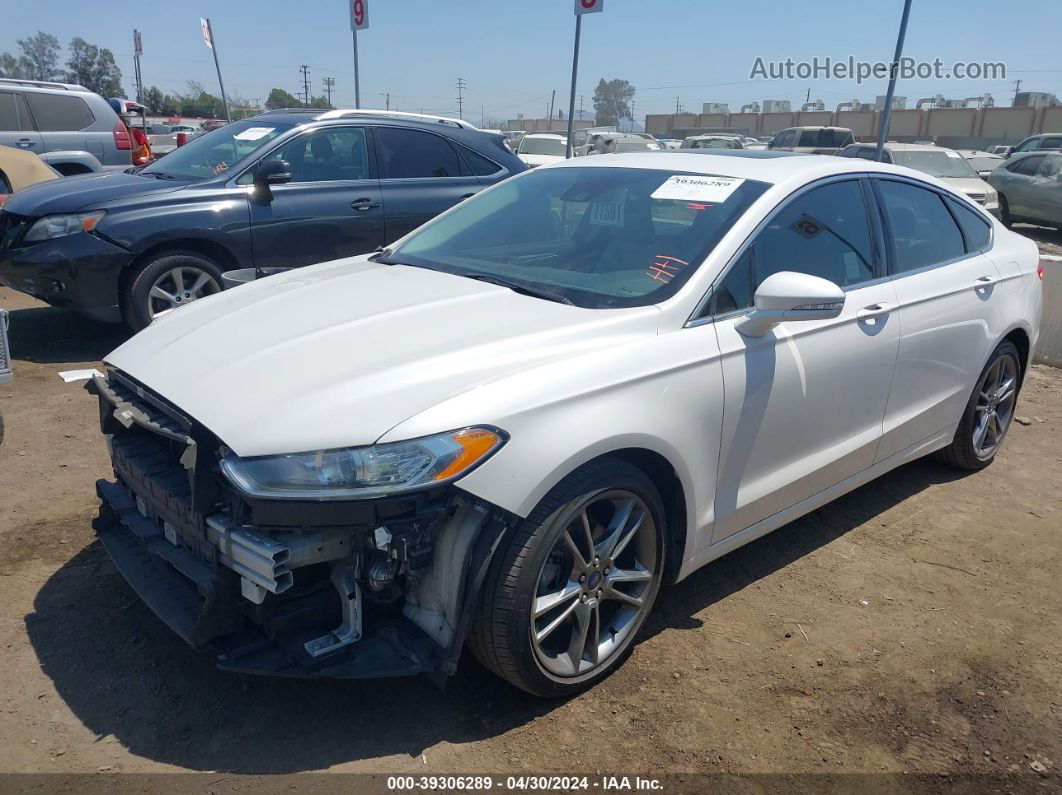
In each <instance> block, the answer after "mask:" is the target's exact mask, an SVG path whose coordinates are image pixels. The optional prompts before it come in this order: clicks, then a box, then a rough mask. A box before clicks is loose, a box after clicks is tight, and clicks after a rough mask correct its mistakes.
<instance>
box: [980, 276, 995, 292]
mask: <svg viewBox="0 0 1062 795" xmlns="http://www.w3.org/2000/svg"><path fill="white" fill-rule="evenodd" d="M998 281H999V279H997V278H996V277H995V276H981V277H980V278H978V279H975V280H974V289H975V290H983V289H984V288H986V287H991V286H992V285H993V284H995V283H996V282H998Z"/></svg>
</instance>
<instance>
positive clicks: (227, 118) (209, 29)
mask: <svg viewBox="0 0 1062 795" xmlns="http://www.w3.org/2000/svg"><path fill="white" fill-rule="evenodd" d="M206 23H207V34H208V35H209V36H210V51H211V52H213V53H214V68H215V69H217V70H218V85H219V86H221V104H222V105H224V106H225V121H229V122H231V121H232V116H231V115H230V114H229V101H228V99H226V98H225V83H224V81H223V80H222V79H221V64H219V63H218V43H217V42H216V41H215V40H214V28H212V27H211V25H210V20H209V19H207V21H206Z"/></svg>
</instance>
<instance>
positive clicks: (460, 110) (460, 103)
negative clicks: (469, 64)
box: [457, 77, 468, 119]
mask: <svg viewBox="0 0 1062 795" xmlns="http://www.w3.org/2000/svg"><path fill="white" fill-rule="evenodd" d="M466 88H468V83H467V82H466V81H465V79H464V78H463V77H459V78H457V118H459V119H464V118H465V114H464V111H465V89H466Z"/></svg>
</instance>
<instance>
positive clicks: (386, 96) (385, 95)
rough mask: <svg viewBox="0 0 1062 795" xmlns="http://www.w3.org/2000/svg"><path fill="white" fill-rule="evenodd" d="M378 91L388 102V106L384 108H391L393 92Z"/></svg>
mask: <svg viewBox="0 0 1062 795" xmlns="http://www.w3.org/2000/svg"><path fill="white" fill-rule="evenodd" d="M376 93H377V94H379V95H380V96H381V97H383V98H384V102H386V103H387V107H386V108H384V109H385V110H391V93H390V92H387V93H384V92H383V91H377V92H376Z"/></svg>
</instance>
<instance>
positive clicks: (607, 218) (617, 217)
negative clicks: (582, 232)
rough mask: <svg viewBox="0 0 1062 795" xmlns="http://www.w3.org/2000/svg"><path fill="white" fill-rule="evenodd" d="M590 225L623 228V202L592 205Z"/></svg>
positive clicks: (599, 202)
mask: <svg viewBox="0 0 1062 795" xmlns="http://www.w3.org/2000/svg"><path fill="white" fill-rule="evenodd" d="M590 223H592V224H593V225H594V226H623V202H621V201H615V202H607V201H606V202H602V201H598V202H594V203H593V204H591V205H590Z"/></svg>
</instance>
